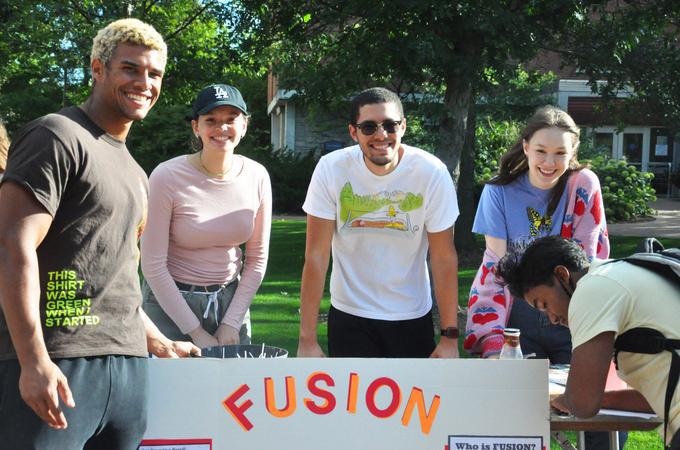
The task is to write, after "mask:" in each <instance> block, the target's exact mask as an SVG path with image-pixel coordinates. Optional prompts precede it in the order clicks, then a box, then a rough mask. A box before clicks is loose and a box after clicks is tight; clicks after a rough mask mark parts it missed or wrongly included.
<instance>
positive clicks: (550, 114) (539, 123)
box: [487, 105, 587, 215]
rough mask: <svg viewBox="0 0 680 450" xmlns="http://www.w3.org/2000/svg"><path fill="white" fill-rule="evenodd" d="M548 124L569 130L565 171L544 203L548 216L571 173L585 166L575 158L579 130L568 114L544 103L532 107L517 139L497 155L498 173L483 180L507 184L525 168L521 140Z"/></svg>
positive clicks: (553, 210)
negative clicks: (568, 151)
mask: <svg viewBox="0 0 680 450" xmlns="http://www.w3.org/2000/svg"><path fill="white" fill-rule="evenodd" d="M551 127H557V128H560V129H562V130H564V131H566V132H568V133H571V142H572V148H573V154H572V156H571V159H570V160H569V164H568V166H567V170H566V171H565V172H564V173H563V174H562V176H561V177H560V179H559V181H558V182H557V184H556V185H555V187H554V188H553V189H552V193H551V195H550V202H549V203H548V211H547V212H548V215H552V214H553V212H555V208H557V204H558V203H559V202H560V197H562V193H563V192H564V188H565V187H566V185H567V180H568V179H569V176H570V175H571V173H572V172H575V171H578V170H581V169H585V168H586V167H587V165H582V164H580V163H579V162H578V158H577V156H578V145H579V142H580V141H579V138H580V137H581V130H580V129H579V127H578V126H577V125H576V122H574V119H572V118H571V116H570V115H569V114H567V113H566V112H564V111H562V110H561V109H559V108H557V107H556V106H552V105H546V106H542V107H540V108H538V109H537V110H536V112H535V113H534V115H533V116H531V117H530V118H529V120H528V121H527V124H526V126H525V127H524V129H523V130H522V132H521V133H520V135H519V137H518V138H517V141H516V142H515V143H514V144H513V145H512V147H510V150H508V151H507V152H505V153H504V154H503V156H501V161H500V167H499V168H498V175H496V176H495V177H493V178H492V179H491V180H489V181H488V182H487V183H488V184H499V185H504V184H510V183H512V182H513V181H515V180H516V179H517V178H518V177H519V176H520V175H522V174H524V173H525V172H526V171H528V170H529V164H528V163H527V157H526V155H525V154H524V142H525V141H526V142H529V141H530V140H531V137H532V136H533V135H534V133H536V132H537V131H538V130H542V129H543V128H551Z"/></svg>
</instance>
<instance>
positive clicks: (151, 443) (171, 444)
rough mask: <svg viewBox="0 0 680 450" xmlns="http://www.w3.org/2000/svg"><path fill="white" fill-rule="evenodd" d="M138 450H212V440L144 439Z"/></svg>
mask: <svg viewBox="0 0 680 450" xmlns="http://www.w3.org/2000/svg"><path fill="white" fill-rule="evenodd" d="M138 450H212V439H144V440H143V441H142V443H141V444H139V448H138Z"/></svg>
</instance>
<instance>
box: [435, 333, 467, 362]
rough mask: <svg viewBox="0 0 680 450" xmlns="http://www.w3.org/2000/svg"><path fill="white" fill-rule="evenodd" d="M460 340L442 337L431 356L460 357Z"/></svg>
mask: <svg viewBox="0 0 680 450" xmlns="http://www.w3.org/2000/svg"><path fill="white" fill-rule="evenodd" d="M459 356H460V355H458V340H457V339H449V338H446V337H442V338H441V340H440V341H439V344H438V345H437V347H435V349H434V351H433V352H432V354H431V355H430V358H458V357H459Z"/></svg>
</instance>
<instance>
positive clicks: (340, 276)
mask: <svg viewBox="0 0 680 450" xmlns="http://www.w3.org/2000/svg"><path fill="white" fill-rule="evenodd" d="M350 110H351V111H350V117H349V134H350V136H351V137H352V139H353V140H354V141H355V142H356V143H357V144H358V145H354V146H351V147H347V148H344V149H341V150H337V151H335V152H333V153H330V154H328V155H326V156H324V157H323V158H321V160H320V161H319V163H318V165H317V167H316V169H315V170H314V175H313V176H312V180H311V182H310V185H309V189H308V192H307V198H306V200H305V203H304V205H303V209H304V211H305V212H306V213H307V244H306V250H305V265H304V269H303V272H302V287H301V293H300V303H301V308H300V312H301V320H300V339H299V345H298V356H309V357H322V356H324V353H323V351H322V349H321V347H320V345H319V343H318V338H317V317H318V313H319V306H320V302H321V297H322V295H323V290H324V284H325V279H326V272H327V270H328V264H329V260H330V256H331V254H332V256H333V268H332V272H331V284H330V291H331V307H330V310H329V314H328V353H329V356H331V357H382V358H398V357H404V358H405V357H409V358H426V357H439V358H455V357H458V346H457V337H458V330H457V328H456V310H457V304H458V277H457V271H458V257H457V254H456V250H455V248H454V246H453V225H454V223H455V221H456V218H457V217H458V204H457V201H456V192H455V188H454V186H453V181H452V179H451V175H450V174H449V172H448V170H447V169H446V166H445V165H444V164H443V163H442V162H441V161H440V160H439V159H437V158H436V157H435V156H433V155H431V154H429V153H427V152H425V151H423V150H420V149H417V148H415V147H410V146H408V145H405V144H402V142H401V139H402V137H403V135H404V133H405V131H406V120H405V118H404V112H403V107H402V104H401V101H400V100H399V97H398V96H397V95H396V94H394V93H393V92H391V91H389V90H387V89H383V88H372V89H368V90H365V91H363V92H361V93H360V94H358V95H357V96H356V97H355V98H354V99H353V100H352V102H351V104H350ZM428 250H429V255H430V262H431V268H432V277H433V280H434V291H435V295H436V298H437V302H438V306H439V311H440V325H441V328H442V333H441V339H440V341H439V344H436V343H435V337H434V329H433V323H432V314H431V308H432V296H431V293H430V282H429V276H428V270H427V262H426V259H427V255H428Z"/></svg>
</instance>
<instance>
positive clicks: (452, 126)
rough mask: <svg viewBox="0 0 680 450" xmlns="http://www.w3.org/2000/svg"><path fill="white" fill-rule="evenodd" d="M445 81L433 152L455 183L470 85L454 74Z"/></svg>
mask: <svg viewBox="0 0 680 450" xmlns="http://www.w3.org/2000/svg"><path fill="white" fill-rule="evenodd" d="M446 82H447V84H446V93H445V94H444V112H443V114H442V119H441V122H440V124H439V142H438V143H437V148H436V150H435V154H436V155H437V156H438V157H439V159H441V160H442V161H443V162H444V164H446V167H448V169H449V172H450V173H451V176H452V177H453V181H454V182H456V183H457V182H458V175H459V173H460V155H461V152H462V151H463V145H464V144H465V130H466V123H467V118H468V109H469V108H470V102H471V99H472V86H471V83H470V82H469V81H468V80H463V79H460V78H459V77H456V76H451V77H448V78H447V80H446Z"/></svg>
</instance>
